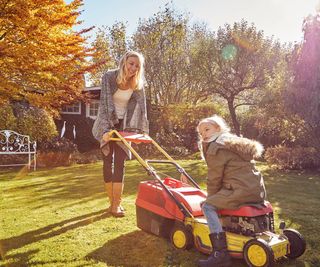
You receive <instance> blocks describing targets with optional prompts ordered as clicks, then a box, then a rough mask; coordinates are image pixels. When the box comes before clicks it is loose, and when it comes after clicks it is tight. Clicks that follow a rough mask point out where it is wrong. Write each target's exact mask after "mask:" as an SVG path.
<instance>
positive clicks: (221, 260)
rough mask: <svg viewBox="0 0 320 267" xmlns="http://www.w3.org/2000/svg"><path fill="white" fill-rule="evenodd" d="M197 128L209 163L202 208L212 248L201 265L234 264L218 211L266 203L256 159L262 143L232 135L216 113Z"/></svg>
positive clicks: (203, 153)
mask: <svg viewBox="0 0 320 267" xmlns="http://www.w3.org/2000/svg"><path fill="white" fill-rule="evenodd" d="M197 130H198V133H199V137H200V141H201V144H200V148H201V152H202V155H203V158H204V159H205V161H206V163H207V166H208V178H207V193H208V195H207V199H206V201H205V202H204V204H203V205H202V210H203V213H204V215H205V217H206V218H207V222H208V226H209V230H210V235H209V237H210V241H211V244H212V247H213V251H212V254H211V255H210V256H209V258H208V259H207V260H200V261H199V266H201V267H204V266H210V267H212V266H219V267H227V266H231V259H230V256H229V253H228V250H227V242H226V234H225V232H224V231H223V229H222V226H221V224H220V221H219V217H218V215H217V210H219V209H238V208H239V207H240V206H242V205H248V204H251V203H263V202H264V200H265V198H266V191H265V186H264V181H263V178H262V176H261V174H260V172H259V171H258V170H256V168H255V165H254V162H253V158H255V157H259V156H261V154H262V152H263V146H262V145H261V144H260V143H258V142H256V141H253V140H250V139H247V138H243V137H238V136H236V135H233V134H231V133H230V129H229V127H228V126H227V124H226V123H225V121H224V120H223V119H222V118H221V117H219V116H217V115H214V116H212V117H209V118H206V119H203V120H201V121H200V123H199V124H198V127H197Z"/></svg>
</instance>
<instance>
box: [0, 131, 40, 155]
mask: <svg viewBox="0 0 320 267" xmlns="http://www.w3.org/2000/svg"><path fill="white" fill-rule="evenodd" d="M34 150H35V146H33V147H31V145H30V137H29V136H28V135H23V134H19V133H17V132H15V131H11V130H1V131H0V154H11V153H12V154H19V153H25V152H33V151H34Z"/></svg>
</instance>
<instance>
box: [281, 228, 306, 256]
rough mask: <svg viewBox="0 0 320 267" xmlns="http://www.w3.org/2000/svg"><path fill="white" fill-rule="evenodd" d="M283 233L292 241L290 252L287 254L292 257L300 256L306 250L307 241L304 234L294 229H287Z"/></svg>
mask: <svg viewBox="0 0 320 267" xmlns="http://www.w3.org/2000/svg"><path fill="white" fill-rule="evenodd" d="M283 234H284V235H285V236H286V237H287V238H288V240H289V243H290V253H288V254H287V255H286V256H287V257H288V258H290V259H296V258H298V257H300V256H301V255H302V254H303V253H304V252H305V250H306V241H305V240H304V238H303V236H302V235H301V234H300V233H299V232H298V231H297V230H294V229H285V230H283Z"/></svg>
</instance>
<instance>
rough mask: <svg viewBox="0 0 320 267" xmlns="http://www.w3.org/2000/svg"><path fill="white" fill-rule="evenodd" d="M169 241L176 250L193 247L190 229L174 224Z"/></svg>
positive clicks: (180, 224)
mask: <svg viewBox="0 0 320 267" xmlns="http://www.w3.org/2000/svg"><path fill="white" fill-rule="evenodd" d="M170 241H171V243H172V244H173V246H174V247H175V248H177V249H190V248H192V247H193V234H192V229H191V227H190V228H189V227H188V226H185V225H184V224H182V223H176V224H175V225H174V227H173V228H172V231H171V234H170Z"/></svg>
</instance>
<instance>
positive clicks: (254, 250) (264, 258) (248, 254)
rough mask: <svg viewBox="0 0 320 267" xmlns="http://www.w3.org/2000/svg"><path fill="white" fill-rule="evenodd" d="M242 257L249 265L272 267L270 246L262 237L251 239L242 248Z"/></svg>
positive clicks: (272, 256) (251, 266) (272, 258)
mask: <svg viewBox="0 0 320 267" xmlns="http://www.w3.org/2000/svg"><path fill="white" fill-rule="evenodd" d="M243 257H244V260H245V261H246V263H247V264H248V266H250V267H272V266H273V265H274V262H275V261H274V254H273V251H272V248H271V247H270V246H269V244H268V243H267V242H266V241H264V240H263V239H251V240H249V241H248V242H247V243H246V244H245V246H244V248H243Z"/></svg>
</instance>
